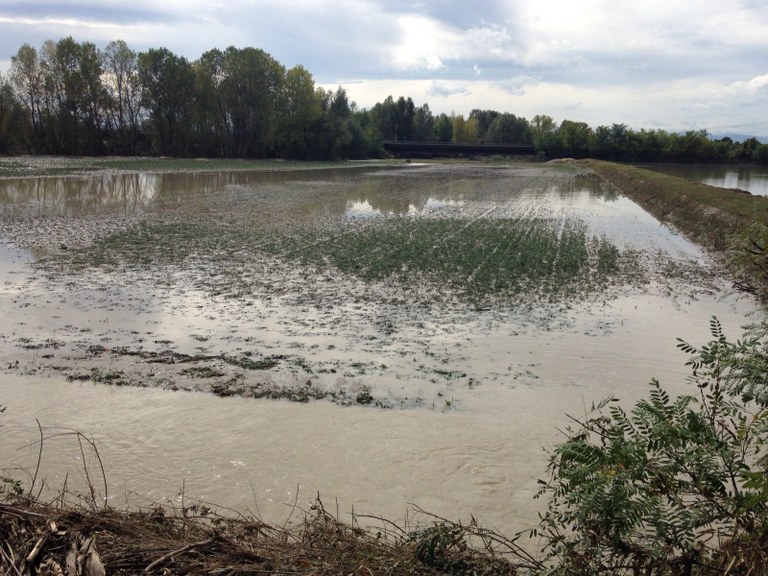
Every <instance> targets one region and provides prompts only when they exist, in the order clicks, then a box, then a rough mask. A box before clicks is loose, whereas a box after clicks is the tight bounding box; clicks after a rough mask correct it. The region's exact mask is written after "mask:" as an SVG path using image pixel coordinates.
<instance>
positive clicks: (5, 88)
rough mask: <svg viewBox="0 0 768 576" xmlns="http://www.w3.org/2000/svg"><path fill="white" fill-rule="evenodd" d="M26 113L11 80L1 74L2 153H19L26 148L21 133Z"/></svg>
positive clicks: (0, 141)
mask: <svg viewBox="0 0 768 576" xmlns="http://www.w3.org/2000/svg"><path fill="white" fill-rule="evenodd" d="M23 125H24V113H23V111H22V108H21V104H20V102H19V101H18V100H17V98H16V95H15V94H14V91H13V86H12V85H11V82H10V81H9V80H8V78H6V77H5V76H3V75H2V74H0V154H13V153H19V152H22V151H23V150H24V146H23V144H24V143H23V142H22V140H21V139H20V135H21V134H22V133H23Z"/></svg>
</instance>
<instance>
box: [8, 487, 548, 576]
mask: <svg viewBox="0 0 768 576" xmlns="http://www.w3.org/2000/svg"><path fill="white" fill-rule="evenodd" d="M369 519H370V518H369ZM373 520H376V521H377V523H378V524H379V527H378V528H377V529H370V528H369V529H363V528H361V527H360V526H359V525H358V524H357V523H356V525H348V524H344V523H341V522H339V521H338V520H336V519H335V518H333V517H332V516H331V515H330V514H329V513H327V512H326V511H325V509H324V508H323V506H322V504H321V503H320V502H319V501H318V504H317V506H315V510H313V511H310V512H307V513H306V514H304V519H303V520H302V521H301V522H300V523H299V524H298V525H297V526H295V527H292V528H288V527H278V526H271V525H268V524H265V523H264V522H261V521H260V520H258V519H255V518H246V517H243V516H238V517H236V518H227V517H224V516H222V515H219V514H218V513H216V512H214V511H212V510H210V509H208V508H204V507H201V508H197V507H194V506H193V507H191V508H186V509H183V510H172V511H169V510H167V509H164V508H161V507H157V508H154V509H151V510H148V511H142V512H119V511H116V510H113V509H109V508H108V509H105V510H101V511H93V510H86V509H80V508H73V507H67V508H62V507H60V506H52V505H47V504H44V503H41V502H39V501H34V500H29V499H24V498H15V499H11V500H9V499H8V498H6V499H5V501H0V541H1V542H2V550H1V554H0V572H2V574H18V575H21V574H25V575H26V574H61V575H67V576H70V575H71V576H75V575H76V574H77V575H80V574H82V575H85V576H101V575H103V574H110V575H123V574H126V575H127V574H189V575H196V574H217V575H228V576H229V575H231V576H234V575H240V574H263V575H271V574H275V575H277V574H281V575H285V574H307V575H309V574H312V575H317V576H322V575H329V576H330V575H334V576H335V575H340V574H341V575H345V576H346V575H349V574H355V575H357V574H360V575H369V576H370V575H377V576H378V575H392V576H394V575H404V576H405V575H410V576H420V575H424V576H428V575H438V574H449V575H450V574H455V575H464V574H467V575H469V574H472V575H478V576H480V575H488V576H490V575H498V576H505V575H513V574H517V573H518V568H517V567H516V565H515V562H513V561H512V559H510V558H509V557H508V556H509V554H510V553H511V552H512V551H515V553H517V552H516V546H515V545H514V544H513V543H512V542H511V541H509V540H506V539H505V538H503V537H500V536H499V535H496V534H493V533H491V532H486V531H482V530H479V529H478V528H477V527H476V526H461V525H458V524H453V523H451V522H448V521H446V520H443V519H438V518H435V517H432V518H431V520H432V522H431V525H430V526H429V527H426V528H423V529H420V530H415V531H413V532H407V531H405V530H402V529H400V528H398V527H397V526H394V525H393V524H391V523H388V522H386V521H385V520H382V519H373ZM470 541H475V542H479V543H480V549H477V548H475V547H473V546H471V545H470V543H469V542H470ZM516 558H517V564H518V565H519V564H525V563H528V564H531V563H533V564H535V561H533V560H532V559H530V560H529V559H528V558H526V557H524V556H517V557H516Z"/></svg>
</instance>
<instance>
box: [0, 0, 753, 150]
mask: <svg viewBox="0 0 768 576" xmlns="http://www.w3.org/2000/svg"><path fill="white" fill-rule="evenodd" d="M70 35H71V36H73V37H74V38H75V39H76V40H78V41H86V40H87V41H92V42H94V43H96V44H97V45H98V46H99V47H104V46H105V45H106V44H107V42H109V41H111V40H118V39H122V40H125V41H126V42H127V43H128V44H129V45H130V46H131V47H132V48H133V49H135V50H139V51H141V50H146V49H148V48H159V47H166V48H168V49H170V50H171V51H173V52H174V53H176V54H179V55H182V56H185V57H187V58H188V59H190V60H195V59H197V58H198V57H199V56H200V55H201V54H202V53H203V52H205V51H207V50H209V49H211V48H221V49H224V48H227V47H228V46H231V45H234V46H237V47H245V46H254V47H257V48H261V49H263V50H265V51H267V52H269V53H270V54H271V55H272V56H273V57H274V58H275V59H277V60H278V61H280V62H281V63H282V64H284V65H285V66H287V67H291V66H294V65H296V64H302V65H303V66H305V67H306V68H307V69H308V70H309V71H310V72H312V74H313V75H314V78H315V81H316V82H317V83H318V84H320V85H323V86H325V87H328V88H333V89H335V88H336V87H337V86H339V85H341V86H344V87H345V88H346V89H347V92H348V94H349V95H350V97H351V99H352V100H354V101H356V102H357V104H358V106H360V107H365V108H368V107H371V106H372V105H373V104H375V103H376V102H379V101H381V100H383V99H384V98H386V97H387V96H388V95H392V96H394V97H395V98H397V97H398V96H401V95H403V96H410V97H412V98H413V99H414V101H415V102H416V104H417V105H420V104H423V103H428V104H429V106H430V108H431V109H432V111H433V112H435V113H439V112H447V113H451V112H455V113H457V114H464V115H467V114H468V113H469V112H470V110H472V109H473V108H487V109H494V110H499V111H505V112H512V113H514V114H517V115H519V116H525V117H526V118H529V119H530V118H532V117H533V116H534V115H536V114H548V115H550V116H552V117H553V118H554V119H555V120H556V121H557V122H560V121H562V120H564V119H569V120H576V121H584V122H587V123H588V124H590V125H591V126H593V127H596V126H598V125H601V124H607V125H610V124H612V123H625V124H627V125H629V126H631V127H633V128H635V129H640V128H647V129H654V128H663V129H666V130H686V129H707V130H709V131H710V132H713V133H723V132H737V133H740V134H746V135H758V136H763V137H764V136H766V135H768V2H764V1H762V0H759V1H758V0H741V1H739V0H714V1H713V0H674V1H670V0H642V2H638V1H637V0H633V1H632V2H625V1H621V0H580V1H575V0H536V1H521V0H489V1H482V0H475V1H472V2H470V1H462V2H460V1H457V0H427V1H423V2H413V1H412V2H406V1H403V0H355V1H352V0H282V1H274V0H227V1H226V2H224V1H221V0H205V1H199V0H191V1H181V0H163V1H162V2H158V1H157V0H152V1H149V0H133V1H132V2H124V1H123V2H117V1H110V0H94V1H92V0H78V1H67V0H63V1H54V0H49V1H40V0H25V1H24V2H7V1H2V0H0V70H2V71H4V72H5V71H7V69H8V66H9V62H10V58H11V56H13V55H14V54H15V53H16V52H17V51H18V49H19V47H20V46H21V45H22V44H24V43H28V44H31V45H32V46H34V47H36V48H39V47H40V46H41V44H42V43H43V41H45V40H46V39H52V40H58V39H60V38H63V37H66V36H70Z"/></svg>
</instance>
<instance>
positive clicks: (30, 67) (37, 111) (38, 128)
mask: <svg viewBox="0 0 768 576" xmlns="http://www.w3.org/2000/svg"><path fill="white" fill-rule="evenodd" d="M10 79H11V85H12V86H13V87H14V89H15V93H16V95H17V96H18V98H19V100H20V101H21V104H22V107H23V108H24V110H25V112H26V115H27V118H28V126H29V132H28V133H27V134H26V135H25V138H24V139H25V141H26V143H27V146H28V148H30V149H31V151H33V152H38V153H39V152H42V151H43V150H42V148H43V120H42V110H41V107H42V100H43V94H42V92H43V73H42V70H41V67H40V60H39V58H38V55H37V50H35V48H33V47H32V46H30V45H29V44H24V45H22V47H21V48H19V51H18V52H17V53H16V55H15V56H13V57H11V71H10Z"/></svg>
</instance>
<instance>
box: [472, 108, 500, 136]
mask: <svg viewBox="0 0 768 576" xmlns="http://www.w3.org/2000/svg"><path fill="white" fill-rule="evenodd" d="M498 116H499V113H498V112H497V111H496V110H480V109H478V108H475V109H474V110H472V111H471V112H470V113H469V117H470V118H474V119H475V121H477V137H478V139H479V140H480V142H494V143H498V142H499V140H488V137H487V135H486V133H487V132H488V129H489V128H490V127H491V124H493V121H494V120H496V118H498ZM497 137H498V135H497Z"/></svg>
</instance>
